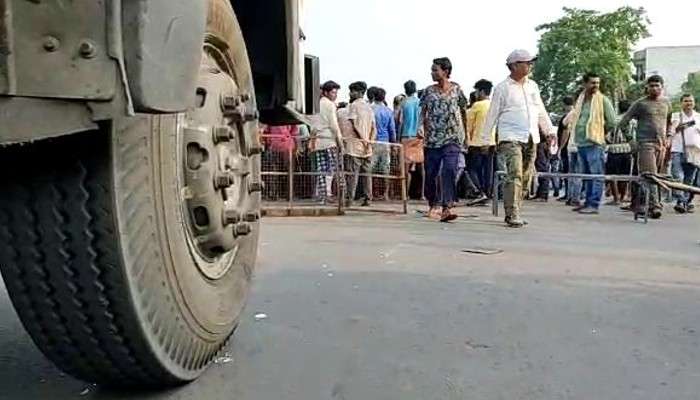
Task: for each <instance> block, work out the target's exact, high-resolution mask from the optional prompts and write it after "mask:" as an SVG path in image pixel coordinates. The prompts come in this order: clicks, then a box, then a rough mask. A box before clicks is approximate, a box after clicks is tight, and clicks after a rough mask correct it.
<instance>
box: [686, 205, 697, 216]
mask: <svg viewBox="0 0 700 400" xmlns="http://www.w3.org/2000/svg"><path fill="white" fill-rule="evenodd" d="M685 211H686V212H687V213H688V214H692V213H694V212H695V205H694V204H688V205H687V206H686V208H685Z"/></svg>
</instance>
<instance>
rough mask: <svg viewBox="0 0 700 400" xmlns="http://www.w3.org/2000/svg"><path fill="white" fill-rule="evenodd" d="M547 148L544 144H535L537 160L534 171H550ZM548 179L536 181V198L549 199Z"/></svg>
mask: <svg viewBox="0 0 700 400" xmlns="http://www.w3.org/2000/svg"><path fill="white" fill-rule="evenodd" d="M550 157H551V155H550V154H549V147H548V146H547V143H546V142H541V143H539V144H537V158H536V159H535V171H537V172H549V170H550V162H549V161H550ZM549 181H550V179H549V178H538V179H537V197H540V198H543V199H546V198H549Z"/></svg>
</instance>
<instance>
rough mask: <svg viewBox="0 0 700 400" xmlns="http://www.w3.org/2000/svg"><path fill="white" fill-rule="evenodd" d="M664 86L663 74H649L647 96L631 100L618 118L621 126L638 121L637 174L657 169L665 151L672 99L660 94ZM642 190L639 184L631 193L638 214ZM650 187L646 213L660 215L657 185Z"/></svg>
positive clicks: (643, 189) (643, 191)
mask: <svg viewBox="0 0 700 400" xmlns="http://www.w3.org/2000/svg"><path fill="white" fill-rule="evenodd" d="M663 90H664V80H663V78H662V77H661V76H659V75H652V76H650V77H649V79H647V84H646V91H647V96H646V97H643V98H641V99H639V100H637V101H636V102H635V103H634V104H632V107H630V109H629V111H627V114H625V115H624V116H623V117H622V120H621V121H620V125H621V126H623V127H625V126H627V124H629V122H630V121H631V120H636V121H637V162H638V164H639V173H640V174H644V173H653V174H656V173H657V172H658V167H659V160H660V159H661V157H662V154H664V152H665V148H666V144H667V140H668V137H669V133H670V132H671V129H670V127H671V103H670V102H669V101H668V100H667V99H666V98H664V97H663V96H662V94H663ZM635 186H637V187H638V185H635ZM645 190H646V189H645V188H644V187H638V189H637V190H636V191H635V193H633V199H632V208H633V210H634V212H635V213H637V214H639V213H641V212H642V206H641V202H642V199H644V198H645V197H646V196H645V194H646V192H645ZM649 190H650V191H651V193H650V194H649V199H650V204H649V210H648V211H649V217H651V218H652V219H659V218H661V216H662V213H663V205H662V204H661V199H660V198H659V188H658V187H657V186H651V187H650V188H649Z"/></svg>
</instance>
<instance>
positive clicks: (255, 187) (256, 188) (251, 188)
mask: <svg viewBox="0 0 700 400" xmlns="http://www.w3.org/2000/svg"><path fill="white" fill-rule="evenodd" d="M263 189H265V184H264V183H262V182H251V183H249V184H248V193H251V194H252V193H256V192H262V191H263Z"/></svg>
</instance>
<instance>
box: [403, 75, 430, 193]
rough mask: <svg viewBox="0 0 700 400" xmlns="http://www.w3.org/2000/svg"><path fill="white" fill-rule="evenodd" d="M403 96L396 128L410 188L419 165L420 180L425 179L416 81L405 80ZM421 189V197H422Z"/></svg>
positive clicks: (407, 185) (408, 188) (408, 187)
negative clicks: (402, 149) (419, 137)
mask: <svg viewBox="0 0 700 400" xmlns="http://www.w3.org/2000/svg"><path fill="white" fill-rule="evenodd" d="M403 88H404V93H405V97H404V99H403V101H402V102H401V104H400V106H399V112H398V124H397V130H398V132H399V136H400V138H399V139H400V141H401V145H402V146H403V147H404V156H405V158H406V188H407V190H409V191H410V189H411V177H412V176H413V174H412V173H413V172H415V171H416V169H417V168H418V166H419V165H420V169H421V182H422V181H424V180H425V169H424V168H423V161H424V160H423V141H422V140H421V139H418V130H419V127H420V124H419V120H420V100H418V96H416V82H414V81H406V83H404V84H403ZM423 197H424V196H423V191H422V190H421V198H423Z"/></svg>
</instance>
